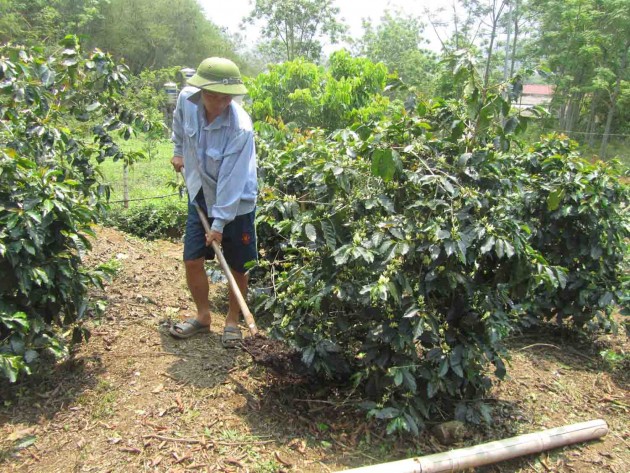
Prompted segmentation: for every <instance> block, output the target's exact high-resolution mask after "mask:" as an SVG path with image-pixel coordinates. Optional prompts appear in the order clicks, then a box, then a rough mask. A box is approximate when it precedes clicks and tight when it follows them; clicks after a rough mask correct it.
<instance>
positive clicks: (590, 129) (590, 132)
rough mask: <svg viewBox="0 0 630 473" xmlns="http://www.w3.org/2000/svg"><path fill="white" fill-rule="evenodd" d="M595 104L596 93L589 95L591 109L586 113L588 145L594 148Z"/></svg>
mask: <svg viewBox="0 0 630 473" xmlns="http://www.w3.org/2000/svg"><path fill="white" fill-rule="evenodd" d="M596 104H597V92H593V94H592V95H591V107H590V110H589V112H588V121H587V123H586V133H587V138H588V145H589V146H591V147H593V146H595V105H596Z"/></svg>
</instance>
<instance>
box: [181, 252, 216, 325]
mask: <svg viewBox="0 0 630 473" xmlns="http://www.w3.org/2000/svg"><path fill="white" fill-rule="evenodd" d="M184 264H185V266H186V282H187V283H188V289H189V290H190V294H191V295H192V298H193V301H195V305H196V306H197V321H198V322H199V323H200V324H203V325H210V303H209V302H208V292H209V290H210V288H209V285H208V276H206V269H205V267H204V258H198V259H194V260H187V261H184Z"/></svg>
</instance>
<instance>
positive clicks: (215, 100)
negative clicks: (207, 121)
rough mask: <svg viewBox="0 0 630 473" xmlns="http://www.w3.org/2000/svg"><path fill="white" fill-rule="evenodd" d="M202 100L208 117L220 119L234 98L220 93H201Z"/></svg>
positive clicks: (205, 91)
mask: <svg viewBox="0 0 630 473" xmlns="http://www.w3.org/2000/svg"><path fill="white" fill-rule="evenodd" d="M201 100H202V101H203V106H204V108H205V109H206V112H207V113H208V115H211V116H215V117H218V116H219V115H221V113H223V111H224V110H225V109H226V108H227V106H228V105H230V102H231V101H232V96H231V95H227V94H220V93H218V92H210V91H207V90H202V91H201Z"/></svg>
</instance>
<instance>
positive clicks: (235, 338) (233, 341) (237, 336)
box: [221, 326, 243, 348]
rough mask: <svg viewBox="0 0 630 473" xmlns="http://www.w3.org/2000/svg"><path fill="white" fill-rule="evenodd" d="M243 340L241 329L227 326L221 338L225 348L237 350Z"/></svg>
mask: <svg viewBox="0 0 630 473" xmlns="http://www.w3.org/2000/svg"><path fill="white" fill-rule="evenodd" d="M241 340H243V334H242V333H241V329H240V328H238V327H231V326H227V327H225V328H224V329H223V335H222V336H221V344H222V345H223V348H236V347H237V346H238V345H239V343H240V341H241Z"/></svg>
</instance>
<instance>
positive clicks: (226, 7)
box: [199, 0, 446, 52]
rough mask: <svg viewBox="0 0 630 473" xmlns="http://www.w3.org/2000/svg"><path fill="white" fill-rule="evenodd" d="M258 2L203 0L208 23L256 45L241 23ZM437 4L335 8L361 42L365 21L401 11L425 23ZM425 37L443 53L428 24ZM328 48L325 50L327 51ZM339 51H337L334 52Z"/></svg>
mask: <svg viewBox="0 0 630 473" xmlns="http://www.w3.org/2000/svg"><path fill="white" fill-rule="evenodd" d="M253 1H254V0H229V1H227V2H226V1H221V0H199V3H200V4H201V6H202V7H203V9H204V11H205V12H206V15H207V17H208V19H210V20H211V21H212V22H213V23H214V24H216V25H218V26H222V27H225V28H227V30H228V31H229V32H230V33H236V32H240V33H241V34H243V35H244V36H245V39H246V40H247V42H248V43H249V44H252V45H253V44H254V43H255V42H256V40H257V39H258V32H257V29H256V28H253V27H248V28H247V29H246V30H243V29H242V27H241V26H240V22H241V20H242V19H243V17H244V16H246V15H247V14H248V13H249V12H250V11H251V10H252V5H253ZM436 3H438V4H439V3H446V2H436V1H435V0H336V1H335V5H336V6H337V7H338V8H339V9H340V15H339V16H340V17H341V18H343V19H344V21H345V23H346V24H347V25H348V27H349V28H350V30H349V34H350V36H352V37H355V38H358V37H360V36H361V34H362V31H363V29H362V28H361V20H362V19H363V18H371V19H372V21H373V23H377V22H378V20H379V19H380V18H381V16H382V15H383V13H384V12H385V10H389V11H392V12H394V11H400V12H402V13H403V14H410V15H414V16H418V17H420V18H421V19H422V18H424V17H425V13H424V11H425V9H426V8H428V9H429V10H431V11H433V10H435V5H436ZM425 23H426V24H427V27H426V28H425V36H426V38H427V40H429V44H428V45H427V48H428V49H432V50H434V51H436V52H437V51H439V49H440V42H439V40H438V38H437V36H436V34H435V33H434V32H433V29H432V28H431V26H430V25H429V24H428V21H425ZM440 35H441V36H442V37H443V38H444V37H445V35H446V30H444V28H441V32H440ZM326 49H328V48H325V50H326ZM333 49H336V48H333Z"/></svg>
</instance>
